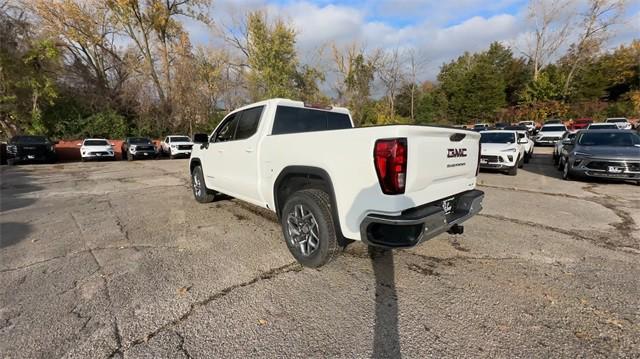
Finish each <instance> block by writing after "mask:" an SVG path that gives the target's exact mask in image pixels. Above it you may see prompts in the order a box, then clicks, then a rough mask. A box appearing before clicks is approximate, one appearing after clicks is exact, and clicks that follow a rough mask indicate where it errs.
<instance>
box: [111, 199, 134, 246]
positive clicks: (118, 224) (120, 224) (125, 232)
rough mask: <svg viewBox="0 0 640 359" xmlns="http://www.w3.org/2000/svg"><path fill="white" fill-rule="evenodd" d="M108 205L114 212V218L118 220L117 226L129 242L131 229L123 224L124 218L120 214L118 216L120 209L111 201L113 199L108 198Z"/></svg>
mask: <svg viewBox="0 0 640 359" xmlns="http://www.w3.org/2000/svg"><path fill="white" fill-rule="evenodd" d="M106 202H107V205H108V206H109V209H110V212H111V213H112V214H113V218H114V219H115V220H116V226H118V229H119V230H120V233H122V235H123V236H124V239H125V240H126V241H127V242H129V241H130V239H129V231H128V230H127V229H126V228H125V226H124V224H122V220H121V219H120V216H118V211H116V209H115V208H114V207H113V203H111V199H107V201H106Z"/></svg>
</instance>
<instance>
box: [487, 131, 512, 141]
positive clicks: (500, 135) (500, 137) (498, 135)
mask: <svg viewBox="0 0 640 359" xmlns="http://www.w3.org/2000/svg"><path fill="white" fill-rule="evenodd" d="M480 136H481V137H480V143H514V142H515V136H514V134H513V133H509V132H483V133H482V134H480Z"/></svg>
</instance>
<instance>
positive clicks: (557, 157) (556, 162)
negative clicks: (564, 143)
mask: <svg viewBox="0 0 640 359" xmlns="http://www.w3.org/2000/svg"><path fill="white" fill-rule="evenodd" d="M558 162H560V156H558V155H553V164H554V165H556V166H557V165H558Z"/></svg>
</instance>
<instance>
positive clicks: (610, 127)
mask: <svg viewBox="0 0 640 359" xmlns="http://www.w3.org/2000/svg"><path fill="white" fill-rule="evenodd" d="M589 129H598V130H617V129H618V126H616V125H615V124H612V123H611V124H608V123H599V124H593V123H592V124H591V125H589Z"/></svg>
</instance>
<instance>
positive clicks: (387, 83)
mask: <svg viewBox="0 0 640 359" xmlns="http://www.w3.org/2000/svg"><path fill="white" fill-rule="evenodd" d="M378 77H379V78H380V81H381V82H382V84H383V86H384V89H385V96H386V98H387V104H388V112H389V115H390V116H394V115H395V114H396V109H395V98H396V95H397V93H398V90H399V88H400V86H401V84H402V83H404V82H405V72H404V64H403V58H402V54H401V53H400V51H399V50H398V49H394V50H391V51H389V52H387V53H384V54H383V55H382V57H381V60H380V65H379V66H378Z"/></svg>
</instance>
